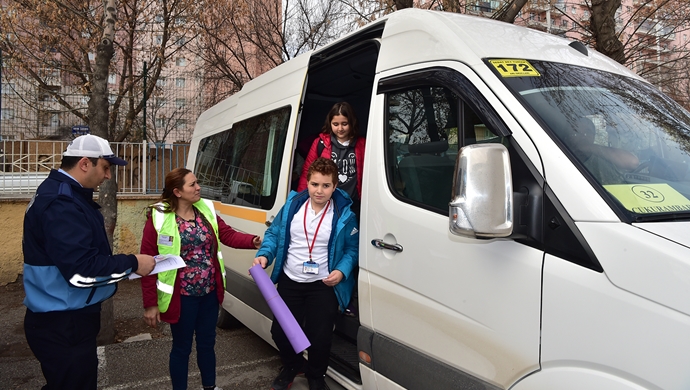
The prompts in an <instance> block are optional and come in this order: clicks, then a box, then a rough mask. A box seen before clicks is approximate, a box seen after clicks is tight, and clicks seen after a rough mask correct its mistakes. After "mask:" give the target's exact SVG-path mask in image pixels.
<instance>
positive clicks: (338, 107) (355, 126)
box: [321, 102, 359, 140]
mask: <svg viewBox="0 0 690 390" xmlns="http://www.w3.org/2000/svg"><path fill="white" fill-rule="evenodd" d="M336 115H342V116H344V117H345V118H347V120H348V122H349V124H350V140H353V139H355V137H357V135H358V134H359V123H358V122H357V115H355V109H354V108H352V106H351V105H350V103H348V102H340V103H336V104H334V105H333V107H332V108H331V110H330V111H328V115H326V122H325V123H324V124H323V128H321V132H323V133H324V134H331V121H332V120H333V117H334V116H336Z"/></svg>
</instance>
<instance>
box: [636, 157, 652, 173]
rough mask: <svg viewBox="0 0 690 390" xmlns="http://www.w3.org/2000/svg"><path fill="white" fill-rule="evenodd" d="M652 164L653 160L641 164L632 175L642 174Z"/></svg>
mask: <svg viewBox="0 0 690 390" xmlns="http://www.w3.org/2000/svg"><path fill="white" fill-rule="evenodd" d="M651 163H652V160H651V159H650V160H645V161H642V162H641V163H640V165H638V166H637V168H635V169H633V171H632V173H640V172H642V171H643V170H644V169H645V168H647V167H649V166H650V165H651Z"/></svg>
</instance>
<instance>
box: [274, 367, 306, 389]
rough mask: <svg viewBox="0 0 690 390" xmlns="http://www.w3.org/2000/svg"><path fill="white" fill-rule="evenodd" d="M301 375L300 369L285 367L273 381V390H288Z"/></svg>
mask: <svg viewBox="0 0 690 390" xmlns="http://www.w3.org/2000/svg"><path fill="white" fill-rule="evenodd" d="M299 373H300V370H299V369H298V368H288V367H283V368H281V369H280V373H279V374H278V376H277V377H276V379H274V380H273V384H272V385H271V390H287V389H289V388H290V386H292V381H294V380H295V377H296V376H297V374H299Z"/></svg>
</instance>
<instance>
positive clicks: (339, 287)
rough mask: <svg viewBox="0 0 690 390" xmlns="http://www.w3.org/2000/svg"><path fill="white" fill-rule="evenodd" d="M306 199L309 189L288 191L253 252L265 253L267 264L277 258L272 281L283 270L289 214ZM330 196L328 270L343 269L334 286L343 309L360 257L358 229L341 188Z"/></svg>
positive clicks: (347, 300) (290, 216)
mask: <svg viewBox="0 0 690 390" xmlns="http://www.w3.org/2000/svg"><path fill="white" fill-rule="evenodd" d="M307 199H309V192H308V190H304V191H302V192H294V191H293V192H290V195H289V196H288V199H287V201H286V202H285V205H284V206H283V207H282V208H281V209H280V212H278V215H276V217H275V219H274V220H273V223H272V224H271V226H270V227H269V228H268V230H266V233H264V239H263V242H262V244H261V248H259V251H258V252H257V253H256V256H257V257H258V256H264V257H266V258H267V259H268V265H271V263H273V260H274V259H275V260H276V264H275V266H274V267H273V272H272V273H271V280H272V281H273V283H277V282H278V277H280V274H281V272H282V271H283V264H284V263H285V259H287V252H288V246H289V245H290V223H291V222H292V217H293V216H294V215H295V214H296V213H297V210H299V208H300V207H301V206H302V205H303V204H304V203H305V202H306V201H307ZM331 199H332V200H333V205H334V207H333V212H334V215H333V227H332V229H331V237H330V240H329V241H328V272H329V273H330V272H333V271H334V270H339V271H340V272H342V273H343V279H342V280H341V281H340V283H338V284H336V285H335V287H334V290H335V295H336V297H337V298H338V304H339V305H340V310H341V311H342V310H344V309H345V308H346V307H347V305H348V304H349V303H350V298H351V297H352V289H353V288H354V286H355V283H356V282H357V281H356V280H355V275H354V274H353V272H352V271H353V270H354V269H355V268H356V267H357V264H358V259H359V230H358V229H357V219H356V217H355V214H354V213H353V212H352V210H350V206H351V205H352V200H351V199H350V197H349V196H348V195H347V194H346V193H345V192H343V191H342V190H341V189H339V188H336V190H335V191H334V192H333V196H332V197H331Z"/></svg>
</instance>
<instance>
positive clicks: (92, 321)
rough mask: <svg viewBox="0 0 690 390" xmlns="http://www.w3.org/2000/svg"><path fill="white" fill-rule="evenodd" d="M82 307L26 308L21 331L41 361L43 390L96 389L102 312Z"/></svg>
mask: <svg viewBox="0 0 690 390" xmlns="http://www.w3.org/2000/svg"><path fill="white" fill-rule="evenodd" d="M85 309H86V310H85ZM85 309H82V310H76V311H55V312H47V313H34V312H32V311H31V310H29V309H27V310H26V315H25V317H24V333H25V334H26V340H27V341H28V342H29V347H30V348H31V351H32V352H33V353H34V355H35V356H36V358H37V359H38V361H39V362H40V363H41V370H42V371H43V376H44V377H45V379H46V382H47V385H45V386H43V390H57V389H69V390H95V389H96V387H97V384H98V356H97V355H96V336H98V331H99V330H100V328H101V313H100V310H94V309H96V308H94V307H87V308H85ZM98 309H100V307H99V308H98Z"/></svg>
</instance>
